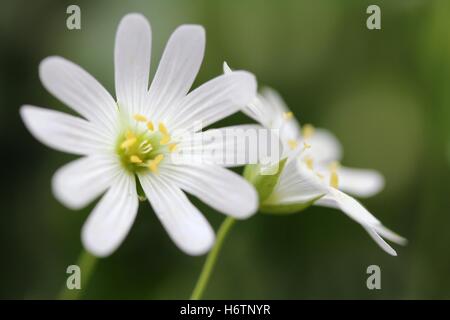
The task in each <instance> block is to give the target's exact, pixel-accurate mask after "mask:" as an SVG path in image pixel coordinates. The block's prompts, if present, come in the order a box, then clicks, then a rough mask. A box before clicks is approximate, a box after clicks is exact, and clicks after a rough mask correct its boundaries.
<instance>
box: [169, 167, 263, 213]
mask: <svg viewBox="0 0 450 320" xmlns="http://www.w3.org/2000/svg"><path fill="white" fill-rule="evenodd" d="M166 168H167V173H166V174H167V176H168V177H170V179H172V180H173V181H174V182H175V183H176V184H177V185H178V186H179V187H180V188H181V189H183V190H185V191H186V192H188V193H190V194H192V195H194V196H196V197H197V198H199V199H200V200H202V201H203V202H205V203H206V204H208V205H209V206H211V207H213V208H214V209H216V210H218V211H220V212H223V213H225V214H227V215H230V216H233V217H235V218H238V219H245V218H248V217H250V216H251V215H253V214H254V213H256V211H257V209H258V195H257V193H256V191H255V189H254V188H253V186H251V185H250V184H249V183H248V182H247V181H246V180H245V179H244V178H242V177H241V176H240V175H238V174H236V173H234V172H232V171H230V170H227V169H224V168H222V167H219V166H215V165H207V164H202V165H171V166H167V167H166Z"/></svg>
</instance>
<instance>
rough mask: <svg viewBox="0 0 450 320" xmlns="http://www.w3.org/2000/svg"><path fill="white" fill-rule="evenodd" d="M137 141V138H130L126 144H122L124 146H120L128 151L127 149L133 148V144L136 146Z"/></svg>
mask: <svg viewBox="0 0 450 320" xmlns="http://www.w3.org/2000/svg"><path fill="white" fill-rule="evenodd" d="M136 141H137V139H136V137H134V136H133V137H130V138H127V140H125V141H124V142H122V144H121V145H120V147H121V148H122V149H127V148H129V147H131V146H132V145H133V144H135V143H136Z"/></svg>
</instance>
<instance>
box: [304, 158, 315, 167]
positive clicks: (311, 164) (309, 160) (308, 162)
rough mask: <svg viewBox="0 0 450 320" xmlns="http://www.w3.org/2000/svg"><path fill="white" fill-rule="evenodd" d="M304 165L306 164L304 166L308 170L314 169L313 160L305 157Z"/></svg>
mask: <svg viewBox="0 0 450 320" xmlns="http://www.w3.org/2000/svg"><path fill="white" fill-rule="evenodd" d="M305 163H306V166H307V167H308V168H309V169H310V170H312V169H314V160H313V158H311V157H305Z"/></svg>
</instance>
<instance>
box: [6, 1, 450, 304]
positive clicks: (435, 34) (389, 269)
mask: <svg viewBox="0 0 450 320" xmlns="http://www.w3.org/2000/svg"><path fill="white" fill-rule="evenodd" d="M69 4H78V5H79V6H80V7H81V23H82V29H81V30H74V31H70V30H68V29H67V28H66V18H67V14H66V8H67V6H68V5H69ZM369 4H378V5H379V6H380V7H381V13H382V30H374V31H371V30H368V29H367V28H366V19H367V17H368V15H367V14H366V8H367V6H368V5H369ZM0 5H1V10H0V40H1V43H2V45H1V47H0V65H1V69H0V128H1V137H0V138H1V147H2V149H1V152H2V156H1V161H2V165H1V166H0V170H1V188H0V191H1V192H0V197H1V213H0V253H1V256H0V297H1V298H26V299H41V298H54V297H56V295H57V293H58V292H59V290H60V289H61V287H62V285H63V284H64V283H65V280H66V276H67V275H66V273H65V271H66V267H67V266H68V265H70V264H74V263H76V260H77V256H78V255H79V253H80V250H81V243H80V229H81V226H82V224H83V222H84V220H85V219H86V217H87V215H88V214H89V212H90V210H91V209H92V207H93V205H91V206H90V207H88V208H86V209H84V210H81V211H77V212H75V211H70V210H68V209H66V208H64V207H63V206H62V205H61V204H60V203H58V202H57V201H56V200H55V198H54V197H53V195H52V193H51V188H50V181H51V177H52V174H53V172H54V171H55V170H56V169H57V168H58V167H59V166H61V165H63V164H64V163H66V162H68V161H70V160H71V159H74V157H73V156H70V155H65V154H62V153H59V152H57V151H53V150H50V149H49V148H47V147H45V146H43V145H41V144H40V143H38V142H37V141H36V140H35V139H34V138H32V137H31V135H30V134H29V133H28V131H27V130H26V129H25V127H24V125H23V124H22V122H21V120H20V118H19V113H18V111H19V107H20V106H21V105H22V104H25V103H29V104H35V105H39V106H46V107H50V108H56V109H61V110H67V109H65V108H66V107H64V106H63V105H62V104H61V103H60V102H59V101H57V100H56V99H55V98H53V97H52V96H51V95H50V94H49V93H48V92H46V91H45V89H44V88H43V87H42V85H41V83H40V81H39V78H38V64H39V62H40V61H41V60H42V59H43V58H45V57H46V56H49V55H61V56H64V57H66V58H67V59H69V60H72V61H74V62H75V63H77V64H79V65H81V66H83V67H84V68H85V69H86V70H88V71H89V72H90V73H91V74H92V75H94V76H95V77H96V78H97V79H98V80H99V81H100V82H101V83H102V84H104V85H105V87H106V88H107V89H108V90H109V91H110V92H112V93H113V87H114V86H113V84H114V78H113V76H114V70H113V45H114V37H115V32H116V27H117V25H118V22H119V20H120V19H121V17H122V16H123V15H125V14H126V13H129V12H141V13H143V14H144V15H145V16H146V17H147V18H148V19H149V21H150V23H151V26H152V31H153V46H152V71H151V72H152V73H154V72H155V70H156V66H157V63H158V61H159V58H160V56H161V53H162V50H163V48H164V45H165V42H166V41H167V39H168V37H169V35H170V33H171V32H172V31H173V30H174V29H175V28H176V27H177V26H178V25H180V24H184V23H198V24H201V25H203V26H204V27H205V28H206V31H207V46H206V55H205V59H204V62H203V65H202V68H201V71H200V74H199V75H198V77H197V80H196V86H197V85H198V84H200V83H203V82H205V81H207V80H208V79H211V78H212V77H215V76H217V75H219V74H221V73H222V62H223V61H224V60H226V61H228V62H229V64H230V66H232V67H233V68H237V69H247V70H249V71H251V72H253V73H254V74H255V75H256V76H257V77H258V80H259V82H260V84H266V85H270V86H272V87H274V88H276V89H277V90H278V91H280V93H281V94H282V95H283V96H284V98H285V100H286V102H287V103H288V105H289V106H290V107H291V108H292V110H293V111H294V112H295V114H296V116H297V118H298V119H299V120H300V121H301V122H303V123H306V122H308V123H314V124H315V125H317V126H323V127H327V128H329V129H330V130H332V131H334V133H335V134H336V135H337V136H338V138H339V139H340V140H341V141H342V143H343V145H344V148H345V158H344V164H346V165H348V166H355V167H362V168H364V167H366V168H374V169H377V170H379V171H381V172H382V173H383V174H384V175H385V177H386V180H387V185H386V188H385V190H384V191H383V192H381V193H380V194H379V195H377V196H375V197H373V198H371V199H367V200H364V201H363V203H364V204H365V205H366V206H367V207H368V208H369V210H370V211H371V212H373V213H374V214H375V215H376V216H377V217H378V218H379V219H380V220H382V221H383V222H384V223H385V224H386V225H387V226H388V227H390V228H392V229H393V230H395V231H397V232H398V233H400V234H401V235H403V236H405V237H406V238H408V239H409V241H410V243H409V245H408V246H406V247H404V248H401V247H398V246H397V247H395V248H396V249H397V251H398V253H399V256H398V257H395V258H394V257H391V256H388V255H387V254H385V253H384V252H383V251H382V250H380V249H379V248H378V247H377V246H376V245H375V244H374V242H373V241H372V240H371V239H370V238H369V237H368V236H367V234H366V233H365V232H364V230H363V229H362V228H361V227H360V226H359V225H357V224H356V223H354V222H353V221H351V220H350V219H349V218H347V217H346V216H344V214H342V213H340V212H339V211H336V210H332V209H324V208H318V207H314V208H310V209H308V210H307V211H304V212H302V213H300V214H296V215H288V216H283V217H275V216H266V215H257V216H255V217H253V218H251V219H250V220H247V221H243V222H240V223H238V224H237V225H236V226H235V228H234V229H233V230H232V232H231V234H230V235H229V238H228V239H227V241H226V244H225V247H224V249H223V251H222V253H221V256H220V258H219V261H218V265H217V268H216V270H215V272H214V274H213V276H212V278H211V282H210V286H209V287H208V289H207V291H206V294H205V298H209V299H222V298H223V299H227V298H235V299H241V298H242V299H245V298H255V299H260V298H261V299H301V298H308V299H312V298H332V299H338V298H343V299H347V298H361V299H391V298H397V299H406V298H414V299H415V298H424V299H433V298H438V299H444V298H446V299H448V298H450V231H448V229H449V227H450V212H449V208H450V200H449V199H450V197H449V192H450V185H449V184H450V179H449V178H450V175H449V172H450V170H449V165H450V2H449V1H446V0H436V1H430V0H404V1H392V0H390V1H364V0H360V1H336V0H320V1H307V0H303V1H299V0H295V1H275V0H273V1H256V0H254V1H250V0H241V1H230V0H223V1H212V0H202V1H200V0H199V1H196V0H193V1H186V0H179V1H172V0H169V1H106V0H105V1H70V2H64V1H47V0H40V1H33V2H32V1H25V0H15V1H12V0H8V1H2V2H1V4H0ZM236 122H239V123H245V122H249V120H248V119H247V118H246V117H245V116H244V115H242V114H238V115H235V116H232V117H230V118H229V119H226V120H225V121H223V122H221V123H219V124H218V125H222V124H231V123H236ZM193 201H194V202H195V203H196V204H197V205H199V206H200V208H201V209H202V211H203V212H204V213H205V214H206V216H207V218H208V219H209V221H210V222H211V223H212V224H213V226H214V227H215V228H216V229H217V227H218V226H219V224H220V222H221V221H222V219H223V215H221V214H219V213H217V212H214V211H213V210H212V209H210V208H208V207H206V206H205V205H202V204H201V203H199V202H198V201H196V200H195V199H194V200H193ZM203 261H204V257H190V256H187V255H184V254H183V253H182V252H181V251H180V250H178V249H177V248H176V247H175V246H174V244H173V243H172V241H170V239H169V238H168V236H167V234H166V233H165V231H164V230H163V228H162V227H161V225H160V223H159V221H158V220H157V218H156V217H155V215H154V214H153V212H152V210H151V208H150V206H149V205H148V204H147V203H143V204H141V206H140V211H139V214H138V218H137V220H136V222H135V224H134V226H133V228H132V230H131V232H130V234H129V236H128V237H127V239H126V241H125V242H124V243H123V245H122V246H121V247H120V248H119V249H118V250H117V251H116V253H114V254H113V255H112V256H111V257H109V258H106V259H103V260H101V261H100V262H99V264H98V268H97V269H96V270H95V273H94V275H93V278H92V281H91V283H90V284H89V287H88V288H87V290H86V292H85V294H84V296H83V297H84V298H94V299H96V298H125V299H129V298H138V299H147V298H150V299H172V298H181V299H183V298H188V297H189V295H190V292H191V290H192V288H193V286H194V283H195V281H196V277H197V275H198V274H199V272H200V268H201V266H202V263H203ZM371 264H377V265H379V266H380V267H381V271H382V278H381V279H382V290H374V291H370V290H368V289H367V288H366V279H367V274H366V268H367V266H369V265H371Z"/></svg>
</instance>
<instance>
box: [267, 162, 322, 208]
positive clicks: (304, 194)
mask: <svg viewBox="0 0 450 320" xmlns="http://www.w3.org/2000/svg"><path fill="white" fill-rule="evenodd" d="M327 192H328V189H327V188H326V187H325V185H324V184H323V183H322V181H321V180H320V178H319V177H318V176H316V175H315V174H314V173H313V172H312V171H311V170H309V169H308V168H306V167H305V165H304V164H302V163H298V162H297V161H296V160H291V161H289V162H288V163H286V166H285V168H284V170H283V172H282V173H281V176H280V179H279V180H278V183H277V185H276V186H275V189H274V191H273V192H272V195H270V197H269V198H268V199H267V200H266V201H265V203H266V204H271V205H277V204H294V203H306V202H309V201H311V200H313V199H316V198H318V197H320V196H323V195H324V194H326V193H327Z"/></svg>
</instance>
